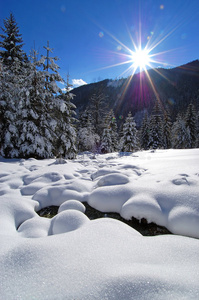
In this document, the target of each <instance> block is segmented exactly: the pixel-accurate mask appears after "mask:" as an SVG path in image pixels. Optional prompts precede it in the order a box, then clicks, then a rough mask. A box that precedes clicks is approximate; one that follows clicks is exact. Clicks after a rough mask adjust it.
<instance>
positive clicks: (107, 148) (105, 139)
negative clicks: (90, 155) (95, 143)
mask: <svg viewBox="0 0 199 300" xmlns="http://www.w3.org/2000/svg"><path fill="white" fill-rule="evenodd" d="M100 151H101V153H110V152H113V143H112V138H111V128H104V130H103V133H102V138H101V145H100Z"/></svg>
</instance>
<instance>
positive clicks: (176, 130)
mask: <svg viewBox="0 0 199 300" xmlns="http://www.w3.org/2000/svg"><path fill="white" fill-rule="evenodd" d="M190 141H191V136H190V131H189V128H187V127H186V124H185V120H184V118H183V117H182V115H180V114H178V115H177V118H176V121H175V122H174V123H173V126H172V147H173V148H177V149H186V148H190Z"/></svg>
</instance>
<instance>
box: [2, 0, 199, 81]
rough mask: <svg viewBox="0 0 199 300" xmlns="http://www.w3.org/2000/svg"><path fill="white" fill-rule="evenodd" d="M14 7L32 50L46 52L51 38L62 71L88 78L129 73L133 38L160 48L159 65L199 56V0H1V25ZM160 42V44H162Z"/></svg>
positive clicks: (64, 73) (173, 64)
mask: <svg viewBox="0 0 199 300" xmlns="http://www.w3.org/2000/svg"><path fill="white" fill-rule="evenodd" d="M10 12H12V13H13V14H14V16H15V18H16V21H17V24H18V26H19V29H20V32H21V34H22V37H23V41H24V43H25V46H24V50H25V51H26V52H27V53H29V51H30V50H31V48H33V46H34V42H35V46H36V49H37V50H39V53H40V55H41V54H45V52H44V49H43V46H45V45H46V43H47V40H49V43H50V47H52V48H54V53H53V55H54V56H58V57H59V58H60V61H59V62H58V64H59V66H60V68H61V69H60V73H61V75H62V76H64V77H66V74H67V73H68V72H69V74H70V78H71V82H72V79H82V80H84V81H85V82H87V83H91V82H94V81H98V80H102V79H106V78H112V79H115V78H119V77H120V76H123V77H126V76H127V75H129V74H123V72H124V71H125V70H126V69H127V68H128V67H129V66H130V64H122V65H120V66H116V67H111V68H107V67H109V66H112V65H117V64H120V63H123V62H125V61H126V60H128V58H126V57H125V55H126V54H128V51H127V50H126V48H125V47H128V48H129V49H132V50H134V46H133V42H132V40H133V41H134V42H135V44H138V41H139V36H140V37H141V42H142V47H144V46H145V45H146V44H147V42H148V46H149V48H150V47H151V46H152V45H156V44H157V45H156V47H155V48H154V49H153V50H152V51H151V53H150V54H157V53H159V54H158V55H157V56H155V57H154V59H155V60H157V61H158V62H157V63H156V64H153V66H154V67H159V66H165V67H173V66H178V65H182V64H185V63H188V62H190V61H192V60H195V59H198V58H199V1H198V0H188V1H187V0H71V1H69V0H34V1H32V0H1V8H0V25H1V26H3V19H5V18H6V17H8V16H9V14H10ZM159 42H160V43H159Z"/></svg>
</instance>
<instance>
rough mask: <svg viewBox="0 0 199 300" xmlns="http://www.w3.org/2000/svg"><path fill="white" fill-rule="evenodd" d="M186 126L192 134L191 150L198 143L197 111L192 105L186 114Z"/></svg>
mask: <svg viewBox="0 0 199 300" xmlns="http://www.w3.org/2000/svg"><path fill="white" fill-rule="evenodd" d="M185 125H186V127H187V129H188V130H189V132H190V148H194V147H195V143H196V111H195V107H194V105H193V104H192V103H190V104H189V106H188V108H187V111H186V114H185Z"/></svg>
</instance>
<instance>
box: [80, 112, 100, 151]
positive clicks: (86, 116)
mask: <svg viewBox="0 0 199 300" xmlns="http://www.w3.org/2000/svg"><path fill="white" fill-rule="evenodd" d="M77 139H78V150H79V151H80V152H83V151H92V152H95V151H96V145H97V144H98V143H99V140H100V137H99V135H98V134H96V133H95V131H94V126H93V124H92V118H91V114H90V112H89V111H88V110H86V111H84V112H83V113H82V114H80V117H79V122H78V134H77Z"/></svg>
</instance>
